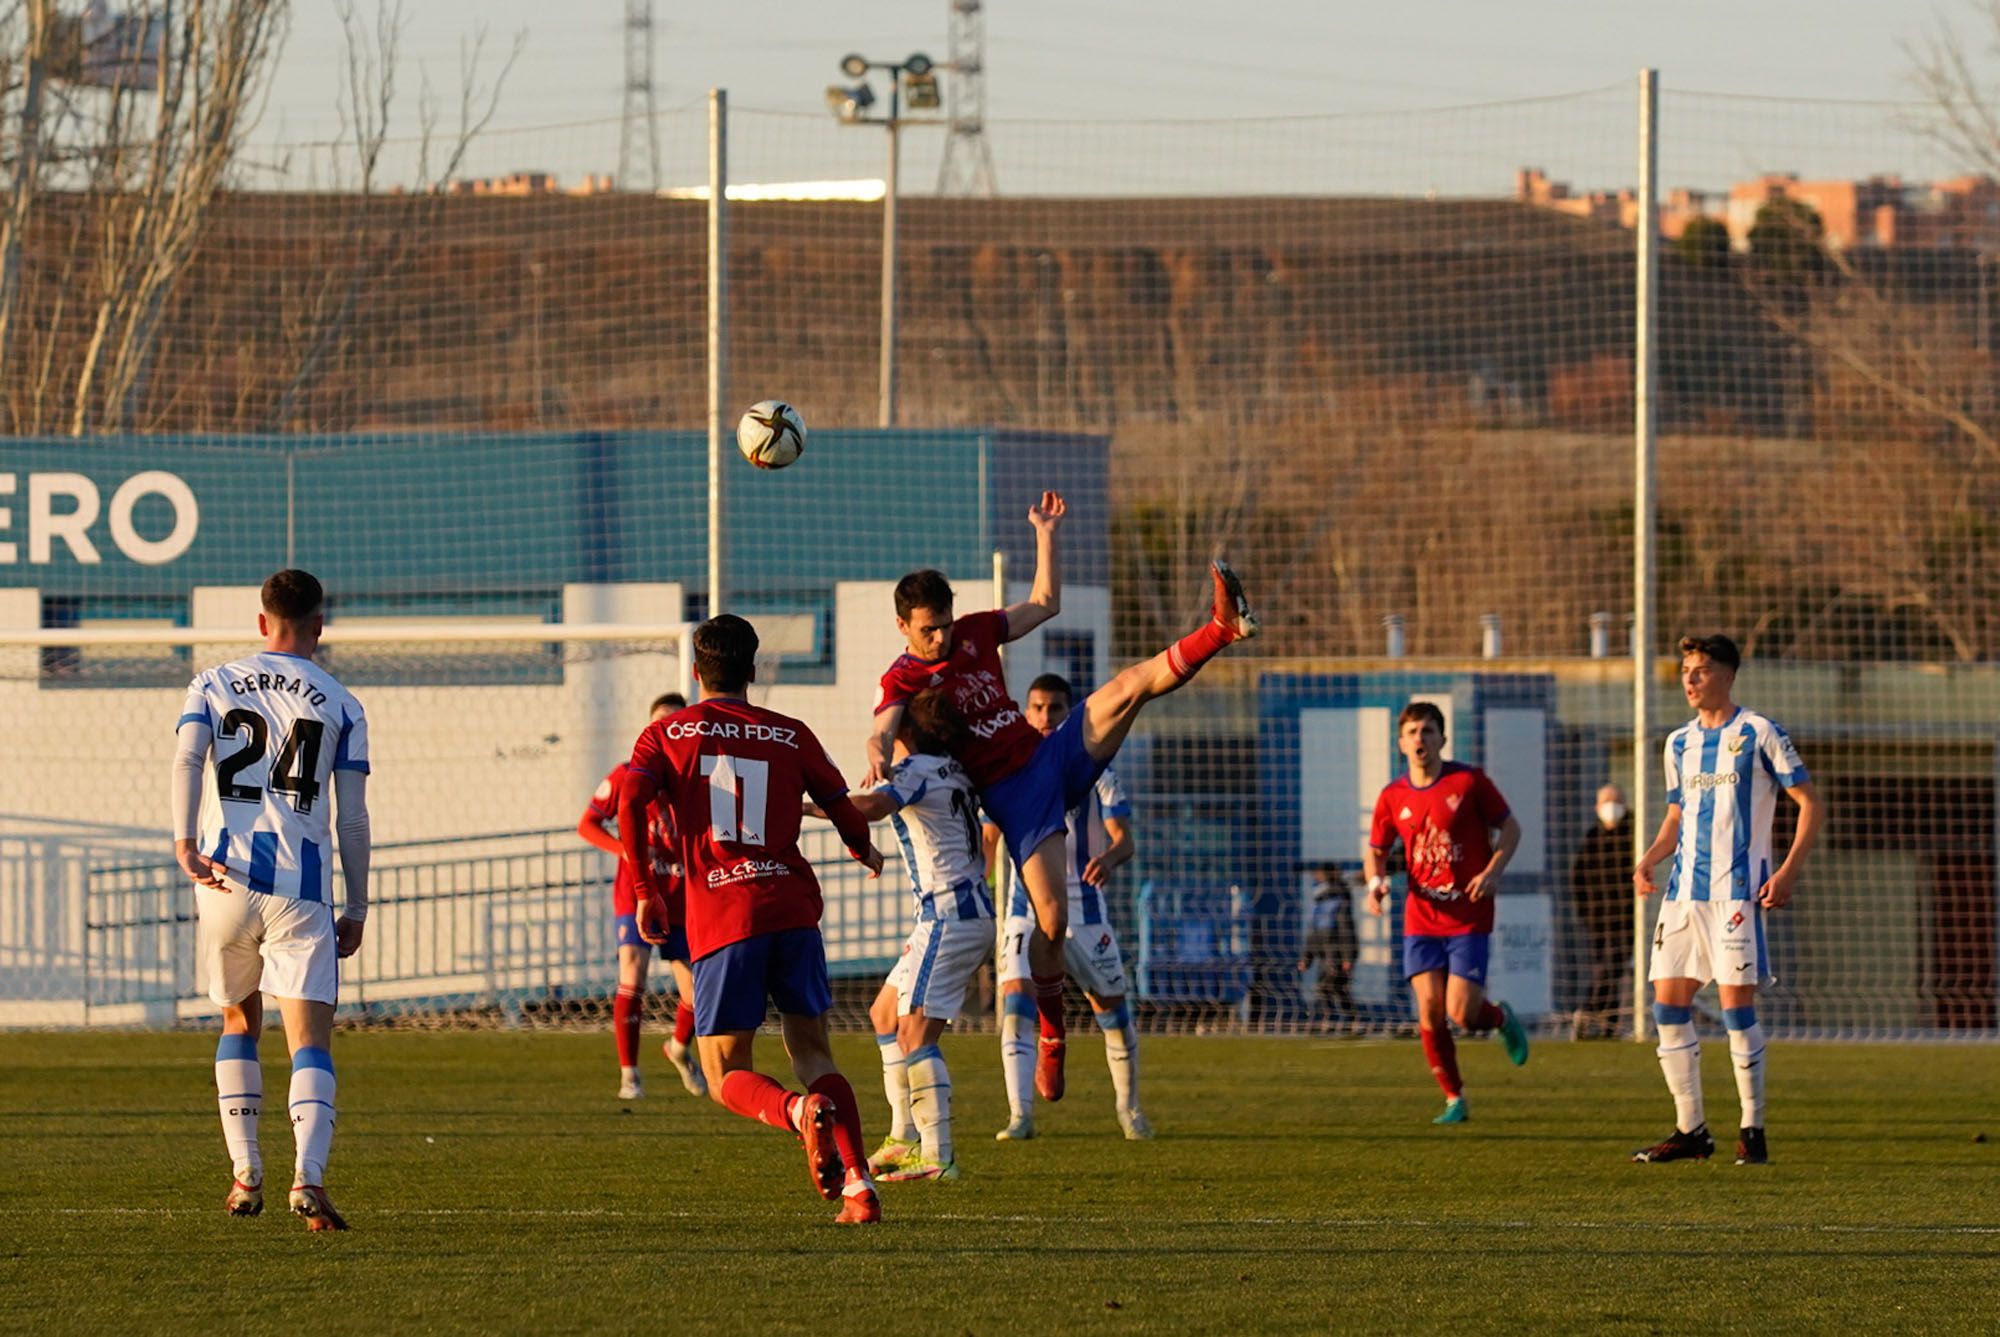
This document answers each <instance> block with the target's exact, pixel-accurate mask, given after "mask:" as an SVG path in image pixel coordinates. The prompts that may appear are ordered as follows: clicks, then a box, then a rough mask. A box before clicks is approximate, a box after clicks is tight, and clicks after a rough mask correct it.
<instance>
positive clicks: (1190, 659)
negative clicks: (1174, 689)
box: [1167, 618, 1236, 682]
mask: <svg viewBox="0 0 2000 1337" xmlns="http://www.w3.org/2000/svg"><path fill="white" fill-rule="evenodd" d="M1235 639H1236V632H1235V631H1234V630H1232V629H1231V628H1229V627H1225V626H1223V625H1222V624H1221V623H1220V622H1217V621H1215V620H1214V619H1213V618H1211V619H1210V620H1209V622H1208V625H1207V626H1205V627H1201V628H1199V629H1197V630H1195V631H1191V632H1189V633H1188V634H1187V635H1185V636H1183V637H1181V638H1180V639H1179V640H1177V641H1175V642H1174V643H1173V644H1172V645H1170V646H1168V647H1167V668H1168V669H1169V670H1171V671H1172V672H1173V675H1174V676H1175V677H1176V678H1178V679H1180V680H1181V681H1182V682H1186V681H1187V680H1188V679H1189V678H1192V677H1193V676H1194V675H1195V672H1196V671H1197V670H1198V669H1200V668H1201V666H1202V665H1203V664H1206V663H1207V662H1208V661H1209V660H1211V659H1213V658H1215V657H1216V656H1217V655H1219V654H1221V653H1222V648H1223V647H1224V646H1226V645H1228V644H1229V643H1230V642H1231V641H1234V640H1235Z"/></svg>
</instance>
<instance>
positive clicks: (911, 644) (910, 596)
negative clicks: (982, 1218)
mask: <svg viewBox="0 0 2000 1337" xmlns="http://www.w3.org/2000/svg"><path fill="white" fill-rule="evenodd" d="M1066 510H1067V507H1066V506H1065V505H1064V503H1063V499H1062V498H1061V497H1060V496H1058V495H1056V494H1055V493H1053V492H1044V493H1043V494H1042V498H1041V500H1040V502H1038V503H1037V504H1036V505H1034V506H1033V507H1030V508H1029V510H1028V523H1029V524H1030V525H1032V526H1033V527H1034V530H1035V581H1034V585H1033V586H1032V587H1031V589H1030V592H1029V596H1028V599H1027V601H1026V602H1025V603H1019V604H1014V605H1012V606H1010V607H1008V608H1005V609H1002V610H999V611H995V612H989V613H968V614H966V615H965V616H964V617H960V618H954V617H953V616H952V604H953V596H952V590H951V585H950V583H949V582H947V581H946V580H945V578H944V576H943V574H942V573H941V572H937V571H913V572H911V573H910V574H909V575H906V576H904V577H903V578H902V579H901V580H900V581H898V582H897V583H896V629H897V630H898V631H900V632H902V634H903V638H904V641H905V643H906V645H907V646H908V650H907V652H906V653H904V654H903V655H901V656H899V657H898V658H897V659H896V662H895V663H893V664H891V665H890V666H889V669H888V671H887V672H886V673H884V674H883V675H882V692H881V696H880V698H879V699H878V700H877V702H876V705H875V728H874V732H873V734H872V735H871V736H870V737H869V740H868V761H869V765H868V781H869V784H870V785H874V784H879V783H881V781H882V780H884V779H885V778H887V776H888V774H889V771H890V767H891V761H890V752H891V749H892V748H893V746H894V743H895V738H896V730H897V727H898V726H899V725H900V724H901V722H902V718H903V712H904V710H905V708H906V707H907V706H908V705H909V703H910V701H911V699H912V698H913V697H915V696H916V694H917V693H919V692H923V691H928V690H933V689H935V690H937V691H940V692H942V693H944V694H945V696H946V697H947V704H948V705H949V707H950V710H951V713H953V714H955V715H956V716H957V717H958V718H959V719H961V720H962V721H963V722H964V725H965V733H964V735H963V736H964V738H965V740H966V741H965V742H964V744H963V745H962V746H960V747H959V748H957V749H956V750H955V751H954V753H953V755H954V756H955V757H956V758H957V759H958V761H959V762H960V763H961V764H962V765H963V766H964V767H965V769H966V773H967V774H969V775H970V776H971V777H972V783H973V785H974V786H975V787H976V788H977V789H978V790H979V797H980V801H981V803H982V804H983V805H984V807H985V809H986V814H987V816H988V817H989V818H990V819H991V820H992V821H993V822H994V824H995V825H997V826H998V827H999V828H1000V830H1001V832H1002V834H1003V835H1004V837H1005V838H1006V842H1007V852H1008V853H1009V854H1010V855H1011V856H1012V858H1013V860H1014V863H1015V865H1016V866H1017V867H1018V868H1019V869H1020V870H1021V877H1022V881H1023V883H1024V884H1025V885H1026V887H1027V890H1028V899H1029V901H1030V903H1031V904H1032V905H1033V907H1034V912H1035V930H1034V932H1033V933H1032V934H1030V935H1029V939H1028V963H1029V969H1030V971H1031V973H1032V975H1033V978H1034V985H1035V1007H1036V1011H1037V1014H1038V1016H1039V1017H1040V1020H1041V1041H1040V1054H1039V1057H1038V1059H1037V1061H1036V1065H1035V1087H1036V1089H1037V1090H1038V1091H1039V1092H1040V1093H1041V1095H1042V1098H1043V1099H1045V1100H1060V1099H1062V1093H1063V1056H1064V1051H1065V1040H1064V1036H1065V1026H1064V1021H1063V996H1062V988H1063V974H1062V971H1063V961H1062V946H1061V944H1062V943H1063V942H1064V941H1065V940H1066V938H1067V935H1068V931H1069V922H1068V917H1067V906H1068V897H1067V896H1066V895H1065V894H1064V890H1063V884H1064V877H1063V863H1064V855H1063V850H1064V843H1063V828H1064V814H1065V813H1067V812H1068V811H1069V810H1070V809H1071V808H1073V807H1075V806H1076V805H1077V804H1079V803H1081V802H1082V801H1083V799H1084V797H1085V796H1086V795H1087V794H1088V793H1089V792H1090V787H1091V785H1092V784H1094V783H1095V782H1096V780H1097V776H1098V772H1100V771H1101V770H1103V768H1104V766H1105V764H1106V763H1107V762H1109V761H1110V760H1111V758H1112V757H1113V756H1114V755H1116V753H1117V751H1118V748H1119V745H1120V744H1121V743H1123V742H1124V741H1125V735H1126V734H1127V733H1129V732H1130V731H1131V728H1132V721H1133V720H1134V719H1136V718H1137V717H1138V714H1139V711H1140V709H1141V707H1143V706H1144V705H1145V704H1146V703H1147V702H1148V701H1151V700H1153V699H1154V698H1156V697H1160V696H1165V695H1166V694H1167V693H1169V692H1171V691H1174V690H1175V689H1176V688H1178V687H1180V686H1181V685H1182V684H1183V683H1185V682H1187V680H1188V679H1189V678H1192V677H1193V676H1194V675H1195V673H1196V672H1198V671H1199V670H1200V668H1201V666H1202V665H1203V664H1205V663H1207V662H1208V661H1209V660H1210V659H1212V658H1214V657H1215V656H1216V655H1217V654H1219V653H1221V651H1222V649H1223V647H1225V646H1227V645H1229V644H1231V643H1232V642H1235V641H1239V640H1244V639H1247V638H1248V637H1251V636H1254V635H1256V634H1257V619H1256V617H1255V616H1254V615H1252V614H1251V612H1250V606H1249V604H1248V602H1247V601H1246V600H1245V599H1244V597H1243V589H1242V586H1241V585H1240V584H1239V583H1238V581H1237V579H1236V575H1235V573H1234V572H1232V571H1231V570H1230V569H1229V567H1228V565H1227V564H1226V563H1224V562H1222V561H1220V560H1217V561H1216V562H1214V563H1213V564H1212V567H1211V571H1212V575H1213V577H1214V581H1215V598H1214V604H1213V607H1212V609H1211V614H1212V615H1211V617H1210V619H1209V621H1208V622H1207V623H1206V624H1205V625H1203V626H1202V627H1201V628H1200V629H1199V630H1196V631H1194V632H1192V633H1190V634H1188V635H1186V636H1183V637H1182V638H1181V639H1180V640H1178V641H1176V642H1175V643H1174V644H1173V645H1172V646H1170V647H1168V648H1167V649H1166V650H1164V651H1162V652H1161V653H1160V654H1157V655H1154V656H1153V657H1152V658H1151V659H1149V660H1147V661H1146V662H1145V663H1143V664H1135V665H1133V666H1132V667H1131V668H1128V669H1126V670H1125V671H1124V672H1122V673H1120V674H1119V675H1118V676H1117V677H1115V678H1113V679H1112V680H1111V681H1110V682H1108V683H1106V684H1105V685H1104V686H1102V687H1100V688H1098V689H1097V690H1096V691H1094V692H1092V693H1091V694H1090V696H1089V697H1088V698H1087V699H1085V701H1084V703H1083V709H1082V710H1080V711H1077V712H1076V713H1075V714H1073V715H1071V716H1070V717H1069V719H1068V720H1067V721H1065V722H1064V724H1063V725H1062V727H1060V728H1058V729H1057V730H1056V731H1055V732H1054V733H1052V734H1050V735H1049V736H1048V737H1047V738H1044V737H1043V736H1042V735H1040V734H1038V733H1036V732H1035V730H1034V729H1033V728H1031V727H1030V726H1029V724H1028V722H1027V721H1026V720H1024V719H1023V718H1022V717H1021V711H1020V708H1019V707H1018V706H1016V705H1015V704H1014V700H1013V698H1012V697H1011V696H1009V695H1008V694H1007V680H1006V675H1005V673H1004V672H1003V671H1002V669H1001V666H1000V646H1001V645H1003V644H1005V643H1006V642H1008V641H1013V640H1018V639H1020V638H1021V637H1022V636H1025V635H1027V634H1028V633H1029V632H1030V631H1032V630H1034V629H1035V628H1036V627H1038V626H1040V625H1041V624H1042V623H1044V622H1046V621H1047V620H1048V619H1049V618H1051V617H1053V616H1055V614H1056V613H1057V612H1058V611H1059V610H1060V608H1061V606H1062V581H1061V576H1060V572H1059V570H1058V567H1057V558H1056V530H1057V527H1058V526H1059V525H1060V524H1061V523H1062V517H1063V515H1064V513H1065V512H1066Z"/></svg>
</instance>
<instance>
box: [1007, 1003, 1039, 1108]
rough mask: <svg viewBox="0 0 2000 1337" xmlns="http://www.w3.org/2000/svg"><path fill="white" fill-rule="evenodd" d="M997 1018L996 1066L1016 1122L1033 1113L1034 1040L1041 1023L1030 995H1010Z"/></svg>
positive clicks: (1008, 1105)
mask: <svg viewBox="0 0 2000 1337" xmlns="http://www.w3.org/2000/svg"><path fill="white" fill-rule="evenodd" d="M1005 1007H1006V1011H1005V1012H1004V1013H1002V1014H1001V1017H1000V1067H1001V1070H1002V1071H1003V1072H1004V1073H1005V1074H1006V1076H1007V1108H1008V1109H1010V1110H1012V1111H1013V1113H1014V1117H1015V1118H1016V1119H1024V1118H1026V1117H1027V1116H1028V1115H1030V1114H1033V1113H1034V1112H1035V1038H1036V1037H1037V1036H1038V1035H1040V1034H1041V1023H1040V1021H1039V1020H1038V1018H1037V1014H1036V1011H1035V997H1034V995H1033V994H1026V993H1010V994H1008V995H1007V997H1006V1002H1005Z"/></svg>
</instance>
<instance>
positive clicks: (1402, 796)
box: [1361, 701, 1528, 1123]
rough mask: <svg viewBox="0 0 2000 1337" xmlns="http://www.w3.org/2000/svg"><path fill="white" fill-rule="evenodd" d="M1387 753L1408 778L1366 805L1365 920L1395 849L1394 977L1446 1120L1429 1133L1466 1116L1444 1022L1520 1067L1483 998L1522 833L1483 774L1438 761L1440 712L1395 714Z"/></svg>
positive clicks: (1506, 1011) (1519, 1051)
mask: <svg viewBox="0 0 2000 1337" xmlns="http://www.w3.org/2000/svg"><path fill="white" fill-rule="evenodd" d="M1396 746H1397V748H1398V749H1400V750H1401V752H1402V754H1403V757H1404V759H1405V760H1406V761H1408V762H1409V764H1410V769H1409V773H1408V774H1407V775H1405V776H1403V777H1402V778H1400V779H1397V780H1394V781H1391V782H1390V783H1389V785H1388V786H1387V787H1386V788H1385V789H1383V791H1382V793H1381V795H1380V796H1379V797H1377V798H1376V800H1375V820H1374V822H1373V824H1372V825H1371V826H1370V828H1369V834H1368V848H1367V850H1366V851H1365V852H1364V853H1363V854H1362V859H1361V864H1362V871H1363V872H1364V874H1365V875H1366V876H1367V878H1368V912H1369V913H1370V914H1375V915H1379V914H1381V913H1382V912H1383V908H1384V905H1385V903H1386V902H1387V900H1388V897H1389V878H1388V876H1387V874H1386V873H1385V872H1384V868H1385V867H1386V864H1385V862H1384V861H1385V860H1386V859H1387V857H1388V854H1389V850H1390V849H1391V847H1393V846H1394V845H1395V843H1396V842H1397V841H1398V840H1401V841H1402V843H1403V861H1404V863H1405V864H1407V865H1408V867H1409V895H1408V896H1407V897H1405V898H1404V901H1403V974H1404V975H1405V976H1406V977H1407V978H1408V979H1409V981H1410V991H1411V993H1412V994H1414V995H1415V997H1416V1000H1417V1028H1418V1034H1419V1035H1420V1036H1421V1037H1422V1039H1423V1043H1424V1057H1425V1058H1427V1059H1429V1060H1430V1065H1431V1075H1432V1076H1433V1077H1436V1078H1437V1084H1438V1086H1439V1087H1440V1088H1441V1089H1442V1090H1443V1091H1444V1113H1442V1114H1440V1115H1438V1116H1437V1118H1435V1119H1433V1120H1432V1121H1431V1122H1433V1123H1464V1122H1465V1121H1466V1119H1467V1118H1468V1117H1470V1110H1469V1109H1468V1108H1467V1106H1466V1103H1465V1082H1464V1079H1463V1078H1461V1077H1460V1076H1459V1073H1458V1046H1457V1044H1456V1043H1455V1042H1454V1041H1453V1040H1452V1038H1451V1027H1450V1025H1449V1024H1448V1022H1447V1019H1449V1021H1450V1022H1456V1023H1457V1024H1458V1026H1459V1028H1460V1029H1461V1030H1464V1031H1468V1032H1473V1033H1484V1032H1487V1031H1498V1032H1499V1033H1500V1040H1501V1043H1502V1044H1504V1045H1505V1046H1506V1048H1507V1057H1508V1058H1509V1059H1511V1060H1513V1061H1514V1062H1515V1063H1517V1064H1518V1063H1526V1062H1527V1061H1528V1033H1527V1031H1526V1030H1525V1029H1523V1028H1522V1026H1521V1023H1520V1021H1518V1020H1517V1019H1516V1018H1515V1016H1514V1009H1513V1008H1511V1007H1509V1006H1507V1004H1505V1003H1494V1002H1492V1001H1490V1000H1489V999H1488V998H1487V997H1486V962H1487V956H1488V954H1489V947H1490V946H1491V943H1492V937H1493V894H1494V892H1495V891H1497V890H1498V889H1499V886H1500V874H1501V873H1502V872H1503V871H1504V870H1505V869H1506V867H1507V861H1508V860H1509V859H1512V858H1513V857H1514V847H1515V846H1516V845H1518V844H1520V843H1521V824H1520V823H1519V822H1517V821H1515V820H1514V816H1513V814H1512V813H1511V812H1509V811H1508V810H1507V801H1506V800H1505V799H1503V798H1501V797H1500V791H1499V790H1498V789H1496V788H1494V786H1493V781H1491V780H1490V779H1488V778H1487V776H1486V772H1484V771H1482V770H1480V769H1478V768H1477V767H1473V766H1464V765H1461V764H1459V763H1458V762H1455V761H1446V760H1445V759H1444V712H1443V711H1441V710H1439V709H1438V708H1437V707H1436V706H1434V705H1432V704H1431V703H1430V702H1428V701H1412V702H1411V703H1410V704H1409V705H1407V706H1404V707H1403V713H1402V714H1401V715H1400V716H1398V717H1397V719H1396ZM1496 828H1497V829H1498V831H1499V833H1500V839H1499V841H1498V842H1497V843H1496V842H1495V841H1494V840H1493V832H1494V830H1495V829H1496Z"/></svg>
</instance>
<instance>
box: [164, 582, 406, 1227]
mask: <svg viewBox="0 0 2000 1337" xmlns="http://www.w3.org/2000/svg"><path fill="white" fill-rule="evenodd" d="M324 602H325V596H324V593H323V591H322V590H321V589H320V583H319V581H317V580H315V579H314V578H313V577H312V576H311V575H309V574H308V573H306V572H304V571H296V570H286V571H280V572H278V573H277V574H276V575H274V576H272V577H271V578H270V579H269V580H267V581H265V582H264V590H263V606H264V611H263V612H261V613H259V614H258V615H257V631H258V633H259V634H260V635H262V636H263V638H264V648H263V649H262V650H261V651H259V652H258V653H256V654H253V655H249V656H247V657H245V658H243V659H236V660H232V661H230V662H229V663H227V664H223V665H221V666H220V667H218V668H212V669H209V670H207V671H206V672H204V673H201V674H199V675H197V676H196V678H195V679H194V681H193V682H191V683H190V684H188V694H187V702H186V704H185V705H183V706H182V707H181V717H180V723H179V725H178V726H177V732H178V734H179V746H178V747H177V748H176V750H175V752H174V767H173V816H174V857H175V859H176V860H177V861H178V862H179V864H180V866H181V869H182V871H183V872H185V873H186V874H187V875H188V877H189V878H191V879H192V880H193V882H194V884H195V886H194V899H195V912H196V915H197V918H198V921H199V933H198V935H197V937H198V939H199V942H200V948H199V954H200V957H201V961H202V964H203V967H204V971H205V973H206V974H207V976H208V993H209V997H211V998H213V999H214V1000H215V1001H216V1002H217V1003H219V1004H221V1006H222V1039H221V1041H220V1042H219V1043H218V1044H217V1045H216V1047H215V1087H216V1095H217V1097H218V1099H219V1101H220V1104H221V1110H222V1136H223V1141H224V1142H225V1143H226V1144H227V1145H228V1148H229V1159H230V1163H231V1165H232V1167H233V1169H234V1171H235V1178H234V1181H233V1182H232V1183H231V1185H230V1188H229V1195H228V1197H227V1199H226V1200H225V1201H224V1206H225V1207H226V1208H227V1209H228V1211H229V1214H230V1215H232V1216H256V1215H257V1214H258V1213H259V1212H262V1211H263V1210H264V1160H263V1155H262V1153H261V1152H260V1150H259V1148H258V1143H257V1115H258V1112H259V1111H260V1110H261V1108H262V1107H263V1103H264V1077H263V1070H262V1068H260V1067H259V1066H258V1062H257V1040H258V1037H259V1036H260V1035H261V1034H262V1033H263V1029H264V999H263V995H264V994H266V993H269V994H271V995H272V996H274V997H275V998H276V999H277V1000H278V1012H279V1015H280V1016H281V1017H283V1018H284V1023H285V1042H286V1046H287V1048H289V1049H290V1050H291V1054H292V1085H291V1094H290V1098H289V1101H288V1105H289V1108H290V1112H291V1123H292V1136H293V1138H294V1139H295V1140H296V1142H297V1146H298V1160H297V1164H296V1167H295V1169H294V1172H293V1176H292V1192H291V1208H292V1210H293V1211H294V1212H296V1213H298V1214H299V1215H300V1216H302V1217H304V1218H305V1221H306V1228H307V1229H308V1230H345V1229H347V1222H346V1221H344V1220H342V1219H341V1215H340V1213H339V1212H337V1211H335V1210H334V1207H333V1201H332V1200H331V1199H330V1198H328V1197H327V1195H326V1161H327V1154H328V1152H329V1151H330V1150H331V1149H332V1146H333V1110H334V1081H333V1057H332V1054H331V1053H330V1052H329V1046H330V1044H331V1042H332V1038H333V1011H334V1002H335V999H336V998H337V997H338V995H339V990H340V978H339V977H340V967H339V964H338V960H337V958H339V957H343V956H352V955H353V954H354V953H355V951H356V950H358V949H359V948H360V946H361V934H362V924H363V922H364V921H365V920H366V919H367V917H368V855H369V836H368V798H367V782H368V722H367V719H366V718H365V717H364V716H363V715H362V713H361V703H360V702H359V701H356V700H355V699H354V697H353V696H352V695H351V694H350V693H349V692H348V691H347V689H346V688H344V687H342V686H341V685H340V684H339V683H338V682H336V681H334V679H333V675H332V674H330V673H328V672H327V671H326V670H325V669H323V668H321V667H320V666H319V665H317V664H315V663H313V662H312V656H313V653H314V652H315V651H316V650H318V648H319V638H320V632H321V630H322V628H323V626H324V623H325V619H324V616H323V614H322V612H321V606H322V604H323V603H324ZM211 761H213V763H214V767H215V787H214V790H213V799H214V801H213V803H212V804H211V805H210V806H209V820H208V822H207V829H206V831H205V832H204V833H203V834H202V835H201V837H200V839H199V841H197V839H196V827H197V824H198V819H199V815H200V813H201V811H202V808H203V790H204V787H205V785H204V782H205V777H206V773H207V770H208V764H209V763H210V762H211ZM329 783H331V791H330V792H329ZM336 807H337V808H338V810H339V817H340V820H339V823H338V825H337V826H334V825H333V824H332V823H331V822H330V820H329V819H330V818H331V816H332V815H333V813H334V810H335V808H336ZM330 827H331V828H332V829H333V830H337V831H338V832H339V836H340V865H341V877H342V881H343V882H344V883H345V886H346V891H347V899H346V902H345V905H344V907H343V908H342V910H341V914H340V918H339V920H338V922H336V921H335V919H334V915H333V852H334V846H333V842H332V840H331V839H330V838H329V828H330Z"/></svg>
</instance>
